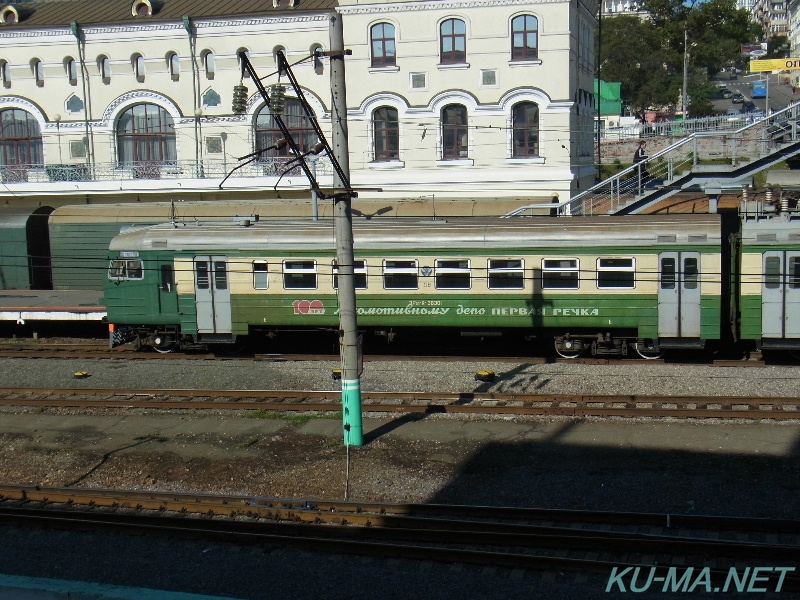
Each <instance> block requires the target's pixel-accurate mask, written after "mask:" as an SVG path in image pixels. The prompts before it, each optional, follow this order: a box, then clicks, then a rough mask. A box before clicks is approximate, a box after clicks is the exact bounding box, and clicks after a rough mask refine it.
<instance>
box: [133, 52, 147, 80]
mask: <svg viewBox="0 0 800 600" xmlns="http://www.w3.org/2000/svg"><path fill="white" fill-rule="evenodd" d="M131 59H132V61H133V74H134V75H135V76H136V81H138V82H139V83H143V82H144V76H145V75H146V74H147V70H146V68H145V66H144V56H142V55H141V54H134V55H133V56H132V57H131Z"/></svg>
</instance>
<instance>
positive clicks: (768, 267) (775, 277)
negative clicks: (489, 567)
mask: <svg viewBox="0 0 800 600" xmlns="http://www.w3.org/2000/svg"><path fill="white" fill-rule="evenodd" d="M780 286H781V258H780V256H768V257H767V260H765V261H764V287H765V288H767V289H768V290H776V289H778V288H779V287H780Z"/></svg>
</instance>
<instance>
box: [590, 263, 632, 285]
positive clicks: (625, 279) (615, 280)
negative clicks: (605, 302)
mask: <svg viewBox="0 0 800 600" xmlns="http://www.w3.org/2000/svg"><path fill="white" fill-rule="evenodd" d="M635 283H636V273H635V271H634V262H633V259H632V258H598V259H597V287H599V288H618V289H628V288H633V287H634V285H635Z"/></svg>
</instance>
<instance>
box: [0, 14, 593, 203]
mask: <svg viewBox="0 0 800 600" xmlns="http://www.w3.org/2000/svg"><path fill="white" fill-rule="evenodd" d="M225 8H226V7H225V6H224V5H220V3H218V2H210V1H208V0H192V1H189V0H165V1H164V2H154V1H153V2H151V0H133V2H131V1H130V0H109V1H108V2H104V3H103V8H102V10H98V9H97V4H96V3H94V2H91V3H90V2H84V1H83V0H71V1H63V2H58V1H48V2H39V3H36V2H34V3H28V4H19V5H6V6H3V7H2V8H0V21H2V25H0V85H2V89H0V125H2V129H0V142H2V148H3V152H2V156H0V175H2V179H3V183H4V186H3V187H2V188H0V195H2V196H4V197H5V198H4V199H5V201H6V203H7V204H8V203H17V204H19V203H38V204H39V205H42V203H45V204H49V205H52V206H60V205H64V204H71V203H75V202H76V201H78V202H87V203H95V202H98V203H99V202H120V201H135V200H140V201H146V200H219V199H227V198H250V199H253V198H269V197H275V196H277V195H279V194H287V193H289V194H290V195H291V194H294V195H295V197H302V196H303V194H307V193H308V188H309V185H308V182H307V181H306V180H305V177H304V176H303V175H302V173H299V172H298V170H297V169H291V168H288V167H291V165H288V167H287V163H288V162H289V161H291V157H290V156H288V155H287V153H286V150H285V149H283V150H277V151H276V150H272V151H267V152H264V153H261V154H259V155H258V156H256V157H255V160H252V161H251V162H249V163H247V164H244V161H240V160H239V158H240V157H244V156H247V155H252V153H254V152H256V151H257V150H260V149H262V148H265V147H268V146H270V145H272V144H274V142H275V141H276V139H278V136H279V132H278V129H277V124H276V122H275V120H274V118H273V117H272V116H271V115H270V114H269V110H268V109H267V108H266V106H265V103H264V101H263V99H262V98H261V97H260V95H259V94H257V93H256V89H255V86H254V85H253V82H252V81H250V80H249V79H248V78H247V77H244V78H242V75H241V64H240V61H239V58H238V56H239V53H241V52H245V53H246V54H247V55H248V56H249V60H250V61H251V63H252V64H253V66H254V68H255V69H256V71H257V74H258V75H259V77H261V78H262V79H263V83H264V84H265V85H267V86H269V85H272V84H275V83H278V82H279V79H278V77H277V76H276V74H275V71H276V53H277V52H278V51H279V50H280V51H283V52H284V53H285V55H286V57H287V59H288V61H289V63H291V64H294V66H293V68H292V69H293V73H294V75H295V77H296V78H297V80H298V82H299V84H300V86H302V91H303V95H304V96H305V99H306V100H307V101H308V104H309V106H310V107H311V109H312V111H313V114H314V116H315V117H316V118H317V119H318V122H319V124H320V126H321V128H322V130H323V131H324V132H325V133H326V134H327V132H329V131H330V79H329V77H330V75H329V70H328V64H327V59H323V60H322V61H321V63H320V62H316V63H315V61H314V60H313V54H314V51H315V50H317V49H321V50H326V49H327V48H328V46H329V21H330V18H331V16H332V15H334V14H335V13H336V11H338V13H339V14H340V15H341V17H342V20H343V23H344V33H345V47H346V48H348V49H351V50H352V55H350V56H348V57H347V59H346V73H347V99H348V121H349V132H350V133H349V144H350V168H351V179H352V183H353V185H354V186H356V187H360V188H365V189H373V190H376V189H377V188H380V190H382V191H364V192H361V193H360V194H359V196H360V197H362V198H364V197H373V198H375V199H381V198H386V199H401V198H405V199H413V198H420V197H427V196H429V195H430V196H435V197H436V198H454V199H459V198H473V199H477V200H486V201H491V200H493V199H503V200H511V201H512V202H513V201H516V200H517V199H518V200H519V201H520V202H529V201H531V200H535V199H543V198H547V199H549V198H550V197H551V195H552V194H553V193H558V194H560V195H561V196H562V198H565V197H568V196H569V195H571V194H574V193H576V192H578V191H580V190H581V189H585V188H586V187H588V186H589V185H590V184H591V183H593V181H594V173H595V170H594V164H593V139H594V135H593V121H594V114H595V101H594V94H593V93H592V82H593V77H594V71H595V57H594V36H595V13H596V8H597V7H596V5H591V3H589V4H582V3H577V4H576V3H571V2H568V1H566V0H535V1H533V0H453V1H450V2H433V1H431V2H426V1H422V2H369V3H360V2H348V1H345V2H341V3H339V4H337V3H336V2H334V1H333V0H308V1H303V0H298V1H297V2H292V1H291V0H269V1H267V2H263V1H258V2H256V1H252V2H250V3H248V4H246V5H245V6H242V5H241V4H239V5H237V11H238V12H237V14H226V13H225ZM295 63H296V64H295ZM240 83H242V84H244V85H246V86H247V87H248V100H247V104H246V111H245V112H244V114H234V113H233V112H232V109H231V100H232V90H233V87H234V86H235V85H237V84H240ZM280 83H281V84H283V85H286V86H287V99H286V110H285V113H284V116H283V118H284V121H285V122H286V123H287V125H288V127H289V129H290V131H291V132H292V134H293V136H294V137H295V138H296V140H297V141H298V143H299V145H300V146H301V148H304V149H308V148H310V147H311V146H313V144H314V143H315V142H316V140H315V139H314V135H313V129H312V127H311V124H310V122H309V119H308V118H307V117H306V115H305V113H304V112H303V110H302V106H301V105H300V103H299V101H297V99H296V98H295V96H296V94H294V92H293V90H292V89H291V87H290V86H288V82H287V81H286V78H285V77H284V78H282V79H281V80H280ZM282 155H283V156H282ZM251 158H252V156H251ZM235 167H238V168H236V169H235V170H234V168H235ZM287 168H288V170H287ZM232 170H233V172H232V173H231V171H232ZM317 171H318V176H319V179H320V182H321V184H322V185H326V184H327V183H328V182H330V180H331V177H330V173H331V168H330V164H329V163H327V161H326V160H320V161H318V164H317ZM229 173H231V176H230V177H229V178H228V179H227V180H226V181H225V183H224V185H223V186H222V188H220V183H221V182H222V180H223V179H224V178H225V176H226V175H227V174H229ZM284 197H285V196H284Z"/></svg>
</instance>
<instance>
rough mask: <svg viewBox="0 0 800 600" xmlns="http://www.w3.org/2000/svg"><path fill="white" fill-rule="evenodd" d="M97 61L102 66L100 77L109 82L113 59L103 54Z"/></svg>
mask: <svg viewBox="0 0 800 600" xmlns="http://www.w3.org/2000/svg"><path fill="white" fill-rule="evenodd" d="M97 63H98V66H99V67H100V77H101V78H102V79H103V83H109V82H110V81H111V59H109V58H108V57H107V56H101V57H100V58H99V59H98V61H97Z"/></svg>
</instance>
